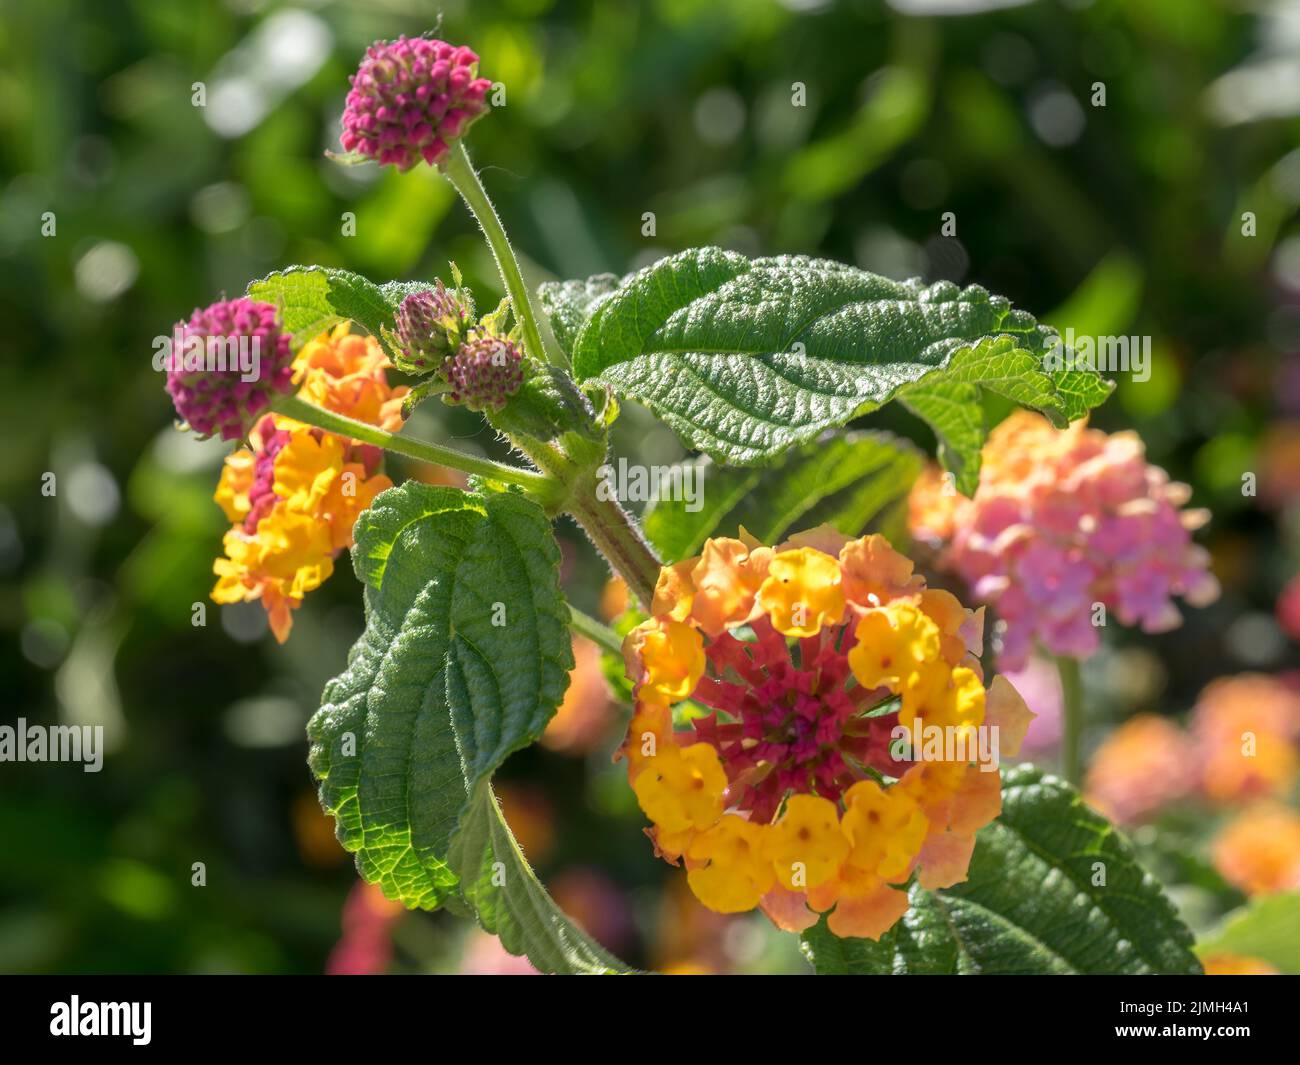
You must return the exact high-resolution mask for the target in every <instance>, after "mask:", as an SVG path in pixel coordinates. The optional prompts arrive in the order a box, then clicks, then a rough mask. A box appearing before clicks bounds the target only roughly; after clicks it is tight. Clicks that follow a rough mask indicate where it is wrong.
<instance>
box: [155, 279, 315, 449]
mask: <svg viewBox="0 0 1300 1065" xmlns="http://www.w3.org/2000/svg"><path fill="white" fill-rule="evenodd" d="M277 316H278V312H277V311H276V308H275V307H274V306H273V305H272V304H269V303H258V302H256V301H255V300H250V299H246V298H240V299H236V300H224V301H220V302H217V303H214V304H212V305H211V306H209V307H206V308H204V309H203V310H196V311H195V312H194V314H193V315H191V317H190V320H189V322H178V323H177V325H176V328H175V329H174V330H173V333H172V341H171V344H172V347H171V352H170V353H169V355H168V356H167V358H166V360H165V361H164V364H163V365H164V369H166V371H167V392H168V394H169V395H170V396H171V398H172V404H173V405H174V406H175V407H176V413H177V414H178V415H180V417H181V419H182V420H183V421H185V422H187V423H189V426H190V428H191V429H193V430H194V431H195V432H196V433H199V434H201V435H202V436H212V435H213V434H219V435H220V436H221V439H223V440H239V439H242V438H243V437H244V436H246V435H247V434H248V430H249V429H251V428H252V426H253V423H254V422H255V421H256V420H257V417H258V415H259V414H261V413H262V412H263V411H264V410H265V409H266V408H267V407H268V406H269V405H270V403H271V399H272V397H273V396H275V395H276V394H287V393H288V392H290V391H292V389H293V353H292V352H291V351H290V350H289V334H288V333H286V332H284V331H283V330H281V328H280V325H279V322H278V321H277Z"/></svg>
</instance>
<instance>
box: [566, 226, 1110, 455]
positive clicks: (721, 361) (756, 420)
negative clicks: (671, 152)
mask: <svg viewBox="0 0 1300 1065" xmlns="http://www.w3.org/2000/svg"><path fill="white" fill-rule="evenodd" d="M1058 342H1059V338H1058V337H1057V335H1056V334H1055V333H1054V332H1053V331H1052V330H1050V329H1047V328H1046V327H1044V326H1040V325H1039V324H1038V323H1037V322H1036V321H1035V320H1034V319H1033V318H1032V317H1031V316H1030V315H1028V314H1026V313H1025V312H1023V311H1017V310H1013V309H1012V307H1011V305H1010V303H1009V302H1008V301H1007V300H1006V299H1004V298H1002V297H1000V296H992V295H990V294H989V293H988V292H987V291H986V290H984V289H983V288H980V287H979V286H978V285H970V286H968V287H966V288H959V287H958V286H956V285H954V284H952V283H951V282H946V281H941V282H937V283H936V284H933V285H929V286H924V285H922V284H921V282H919V281H917V280H912V281H906V282H900V281H891V280H889V279H888V278H884V277H879V276H877V275H875V274H871V273H867V272H866V271H863V270H858V269H856V268H854V267H851V266H846V265H843V264H841V263H835V262H829V261H826V260H818V259H808V258H805V257H802V256H781V257H777V258H769V259H754V260H752V261H751V260H749V259H746V258H745V257H744V256H741V255H737V254H735V253H733V252H727V251H722V250H720V249H717V248H702V249H693V250H690V251H686V252H682V253H680V254H678V255H673V256H670V257H669V258H667V259H663V260H661V261H660V262H658V263H656V264H655V265H653V266H651V267H648V268H647V269H645V270H642V271H641V272H640V273H637V274H634V275H632V276H631V277H630V278H627V279H626V280H625V281H624V282H623V283H622V284H621V285H620V286H619V288H618V289H617V291H615V292H613V293H612V294H609V295H607V296H604V297H603V298H601V299H600V301H599V302H598V303H596V304H595V305H594V308H593V309H592V310H591V311H590V316H589V317H588V318H587V321H586V323H585V324H584V325H583V326H582V328H581V330H580V331H579V333H578V337H577V340H576V342H575V345H574V352H573V366H574V373H575V375H576V376H577V378H578V379H579V380H596V381H599V382H602V383H605V384H607V385H609V386H610V387H611V388H612V389H613V390H614V391H615V392H616V393H618V394H620V395H625V396H630V397H631V398H633V399H636V400H638V401H640V402H641V403H644V404H645V405H646V406H648V407H649V408H650V409H651V410H653V411H654V412H655V413H656V414H658V415H659V416H660V417H662V418H663V419H664V420H665V421H666V422H668V423H669V424H670V425H671V426H672V427H673V428H674V429H675V430H676V431H677V432H678V434H679V435H680V436H681V437H682V439H683V440H684V441H685V442H686V443H687V444H688V445H689V446H690V447H693V448H698V449H699V450H702V451H704V452H706V453H707V454H709V455H711V456H713V457H714V458H715V459H721V460H724V461H727V462H730V463H736V464H741V465H749V464H759V463H763V462H765V461H770V460H771V459H772V458H773V457H774V456H776V455H778V454H780V453H782V452H783V451H784V450H786V449H787V448H789V447H791V446H793V445H797V444H802V443H806V442H808V441H810V440H812V439H814V438H815V437H816V436H817V435H818V434H819V433H821V432H822V431H823V430H825V429H828V428H833V427H835V426H839V425H843V424H845V423H846V422H848V421H850V420H851V419H853V418H855V417H857V416H858V415H860V414H865V413H867V412H868V411H871V410H874V409H875V408H877V407H879V406H881V405H882V404H884V403H886V402H888V401H889V400H891V399H894V398H896V397H898V396H900V395H906V394H907V392H908V390H909V389H911V388H916V387H924V388H929V387H931V386H934V385H937V384H940V383H954V382H955V383H959V384H967V385H971V386H974V387H978V388H982V389H989V390H991V391H994V392H998V393H1000V394H1002V395H1006V396H1009V397H1010V398H1012V399H1013V400H1015V401H1016V402H1017V403H1021V404H1024V405H1027V406H1031V407H1033V408H1035V409H1037V410H1041V411H1043V412H1044V413H1045V414H1047V415H1048V416H1049V417H1050V418H1052V419H1053V421H1055V422H1056V423H1057V424H1064V423H1065V422H1068V421H1070V420H1072V419H1074V418H1077V417H1080V416H1081V415H1083V414H1084V413H1085V412H1086V411H1087V410H1088V409H1089V407H1090V406H1092V405H1095V404H1096V403H1097V402H1100V400H1101V399H1102V398H1104V397H1105V395H1106V394H1107V393H1108V391H1109V389H1110V386H1109V385H1108V384H1107V383H1106V382H1104V381H1103V380H1102V379H1101V378H1100V377H1099V376H1098V375H1096V374H1094V373H1090V372H1086V371H1074V370H1064V369H1057V370H1052V369H1050V366H1051V363H1050V361H1049V358H1048V356H1049V353H1051V352H1053V350H1054V349H1055V348H1056V345H1057V344H1058ZM1066 355H1067V358H1066V359H1064V360H1062V361H1063V362H1068V353H1066ZM966 394H968V395H969V394H970V393H966ZM949 398H952V397H951V395H950V397H949ZM922 406H923V407H925V408H926V409H928V405H926V404H925V403H924V402H923V404H922ZM947 443H948V447H949V449H950V450H955V449H956V448H958V447H961V449H962V453H963V455H964V456H965V458H964V460H965V461H966V462H967V463H968V464H969V463H972V462H974V461H975V460H974V457H973V456H971V455H968V454H966V449H967V448H968V447H969V444H970V437H969V435H966V436H960V435H959V436H958V437H957V438H956V439H953V438H949V439H948V440H947Z"/></svg>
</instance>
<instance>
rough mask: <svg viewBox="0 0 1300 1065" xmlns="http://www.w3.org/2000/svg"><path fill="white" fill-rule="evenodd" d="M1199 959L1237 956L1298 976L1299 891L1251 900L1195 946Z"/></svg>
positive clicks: (1299, 971)
mask: <svg viewBox="0 0 1300 1065" xmlns="http://www.w3.org/2000/svg"><path fill="white" fill-rule="evenodd" d="M1196 953H1197V954H1198V955H1200V956H1201V957H1202V958H1210V957H1213V956H1214V955H1215V954H1240V955H1243V956H1245V957H1249V958H1262V959H1263V960H1264V961H1266V962H1269V963H1271V964H1272V965H1274V966H1276V967H1277V968H1278V969H1280V970H1281V971H1282V972H1284V973H1288V974H1290V975H1292V976H1295V975H1300V891H1284V892H1281V893H1280V894H1277V895H1269V896H1266V897H1263V898H1257V899H1253V900H1251V901H1250V902H1249V903H1247V904H1246V905H1245V906H1243V907H1241V909H1239V910H1235V911H1233V912H1232V913H1230V914H1229V915H1228V917H1227V918H1226V919H1225V921H1224V922H1223V925H1222V926H1221V927H1220V928H1219V929H1217V930H1216V931H1214V932H1211V933H1210V934H1209V935H1207V936H1206V937H1205V938H1204V939H1203V940H1202V941H1201V942H1200V943H1198V944H1197V945H1196Z"/></svg>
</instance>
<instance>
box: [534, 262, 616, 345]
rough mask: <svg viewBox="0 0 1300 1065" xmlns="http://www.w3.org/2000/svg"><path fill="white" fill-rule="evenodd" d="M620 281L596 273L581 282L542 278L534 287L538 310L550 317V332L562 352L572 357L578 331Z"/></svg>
mask: <svg viewBox="0 0 1300 1065" xmlns="http://www.w3.org/2000/svg"><path fill="white" fill-rule="evenodd" d="M620 283H621V281H620V278H619V277H618V276H617V275H615V274H597V275H596V276H595V277H589V278H587V279H586V280H584V281H544V282H543V283H542V284H540V285H538V286H537V298H538V301H539V302H540V303H541V305H542V311H543V312H544V313H545V314H546V317H547V318H548V319H550V323H551V332H552V333H554V334H555V339H556V340H557V341H558V342H559V344H560V347H561V349H563V351H564V353H565V354H566V355H568V356H570V357H572V356H573V345H574V342H575V341H576V340H577V339H578V333H579V331H580V330H581V329H582V327H583V326H584V325H585V324H586V322H587V319H588V318H590V317H591V315H592V312H594V311H595V309H596V308H597V307H599V306H600V304H601V303H602V302H604V300H605V298H606V297H607V296H608V295H609V294H610V293H611V292H613V291H614V290H615V289H617V288H618V286H619V284H620Z"/></svg>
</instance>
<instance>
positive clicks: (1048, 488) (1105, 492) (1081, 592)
mask: <svg viewBox="0 0 1300 1065" xmlns="http://www.w3.org/2000/svg"><path fill="white" fill-rule="evenodd" d="M1189 496H1190V489H1189V488H1188V487H1187V486H1186V485H1184V484H1180V483H1178V482H1175V481H1170V480H1169V477H1168V475H1167V474H1166V473H1165V472H1164V470H1162V469H1160V468H1159V467H1157V466H1152V465H1150V464H1149V463H1148V462H1147V461H1146V458H1145V451H1144V448H1143V445H1142V441H1141V440H1140V439H1139V438H1138V436H1137V434H1135V433H1131V432H1123V433H1115V434H1110V435H1108V434H1106V433H1104V432H1101V431H1100V430H1097V429H1089V428H1087V427H1086V425H1085V424H1084V423H1083V422H1082V421H1080V422H1076V423H1075V424H1074V425H1072V426H1070V427H1069V428H1067V429H1054V428H1052V426H1051V425H1049V424H1048V422H1047V421H1046V420H1045V419H1044V418H1042V417H1041V416H1039V415H1037V414H1033V413H1030V412H1028V411H1019V412H1017V413H1015V414H1013V415H1011V417H1009V418H1007V420H1006V421H1004V422H1002V424H1001V425H999V426H998V427H997V428H996V429H994V430H993V432H992V433H991V434H990V435H989V439H988V443H987V444H986V445H985V447H984V451H983V466H982V469H981V472H980V482H979V487H978V489H977V490H976V492H975V496H974V498H973V499H968V498H966V497H965V496H962V495H960V494H958V493H957V492H956V491H954V490H953V488H952V486H951V482H950V481H949V480H948V479H947V478H945V477H944V476H943V475H941V474H940V473H939V471H938V470H937V469H936V470H932V471H931V472H930V474H929V475H927V476H926V477H923V478H922V479H921V481H920V482H918V484H917V486H916V488H915V489H914V490H913V493H912V498H911V501H910V523H911V526H912V532H913V535H914V536H916V537H917V538H918V539H921V540H925V541H929V542H930V543H932V544H934V545H935V546H941V547H942V551H941V554H940V556H939V560H938V564H939V566H940V568H942V569H945V570H948V571H950V572H952V573H955V574H956V575H958V576H960V577H961V578H962V579H963V580H965V581H966V583H967V584H968V585H969V587H970V589H971V593H972V595H973V596H974V598H975V599H977V600H979V601H980V602H984V603H988V604H990V605H993V606H994V607H995V609H996V610H997V612H998V615H999V617H1000V618H1001V621H1002V622H1003V628H1002V631H1001V648H1000V650H999V659H998V664H999V667H1000V668H1004V669H1012V670H1015V669H1019V668H1021V667H1022V666H1023V665H1024V663H1025V661H1026V660H1027V658H1028V656H1029V653H1030V651H1031V650H1032V649H1033V646H1034V642H1035V640H1037V641H1038V642H1039V643H1040V644H1041V645H1042V646H1043V648H1044V649H1045V650H1047V651H1050V652H1051V653H1053V654H1057V655H1071V656H1074V657H1084V656H1087V655H1089V654H1091V653H1092V652H1093V651H1095V650H1096V648H1097V644H1098V639H1099V623H1100V621H1101V620H1102V619H1103V618H1104V615H1103V614H1102V613H1101V611H1099V610H1098V609H1097V607H1098V605H1099V604H1100V605H1102V606H1104V607H1105V610H1106V613H1107V614H1110V613H1113V614H1114V616H1115V617H1116V618H1117V619H1118V620H1119V621H1120V622H1121V623H1122V624H1124V625H1140V626H1141V627H1142V629H1143V630H1144V631H1146V632H1163V631H1165V630H1167V629H1170V628H1173V627H1175V626H1177V625H1178V624H1179V623H1180V621H1181V620H1182V615H1181V614H1180V613H1179V611H1178V608H1177V606H1175V605H1174V602H1173V597H1174V596H1181V597H1183V598H1184V599H1185V600H1186V601H1187V602H1188V603H1189V604H1191V605H1192V606H1203V605H1205V604H1207V603H1209V602H1211V601H1213V600H1214V599H1215V598H1217V596H1218V594H1219V585H1218V581H1217V580H1216V579H1215V578H1214V576H1213V575H1212V574H1211V573H1210V572H1209V568H1208V567H1209V556H1208V553H1207V552H1206V551H1205V549H1204V548H1202V547H1200V546H1198V545H1196V544H1194V543H1193V542H1192V539H1191V532H1192V530H1194V529H1196V528H1198V527H1200V526H1201V525H1203V524H1204V523H1205V521H1206V520H1207V518H1208V514H1207V512H1206V511H1204V510H1196V509H1186V510H1185V509H1182V508H1183V507H1184V505H1185V504H1186V503H1187V501H1188V498H1189ZM1105 620H1109V618H1105Z"/></svg>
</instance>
